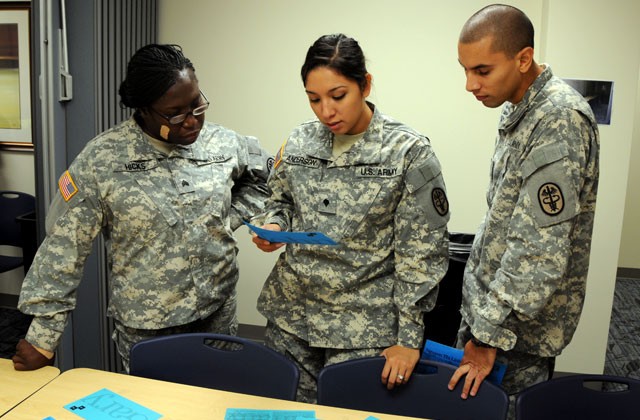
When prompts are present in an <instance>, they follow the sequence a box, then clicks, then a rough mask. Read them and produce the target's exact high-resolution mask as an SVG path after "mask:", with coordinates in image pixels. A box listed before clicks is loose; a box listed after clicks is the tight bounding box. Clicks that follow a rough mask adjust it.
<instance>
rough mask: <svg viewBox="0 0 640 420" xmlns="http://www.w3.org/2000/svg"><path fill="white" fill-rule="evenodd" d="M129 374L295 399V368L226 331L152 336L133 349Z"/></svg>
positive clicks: (258, 345)
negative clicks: (222, 332)
mask: <svg viewBox="0 0 640 420" xmlns="http://www.w3.org/2000/svg"><path fill="white" fill-rule="evenodd" d="M130 356H131V358H130V362H129V363H130V368H129V372H130V374H131V375H136V376H144V377H146V378H153V379H160V380H163V381H169V382H178V383H183V384H188V385H196V386H201V387H206V388H215V389H221V390H224V391H232V392H240V393H244V394H252V395H259V396H263V397H271V398H278V399H284V400H294V399H295V395H296V389H297V387H298V378H299V371H298V368H297V367H296V365H295V364H294V363H293V362H292V361H291V360H289V359H287V358H286V357H284V356H283V355H281V354H279V353H277V352H276V351H274V350H272V349H270V348H268V347H266V346H264V345H262V344H259V343H256V342H254V341H251V340H248V339H245V338H241V337H233V336H229V335H224V334H212V333H189V334H175V335H168V336H163V337H157V338H152V339H149V340H145V341H141V342H139V343H136V344H134V345H133V347H132V348H131V355H130Z"/></svg>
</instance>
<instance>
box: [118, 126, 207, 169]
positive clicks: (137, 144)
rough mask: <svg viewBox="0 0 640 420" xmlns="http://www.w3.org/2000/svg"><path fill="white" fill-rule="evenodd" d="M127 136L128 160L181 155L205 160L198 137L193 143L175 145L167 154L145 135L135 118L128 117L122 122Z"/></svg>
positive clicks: (203, 129)
mask: <svg viewBox="0 0 640 420" xmlns="http://www.w3.org/2000/svg"><path fill="white" fill-rule="evenodd" d="M123 126H124V128H125V132H126V137H127V141H128V144H127V152H128V155H129V161H147V160H155V159H165V158H167V157H182V158H184V159H192V160H202V161H206V160H207V158H206V157H205V153H204V149H203V147H202V146H201V143H202V141H203V140H202V139H201V138H199V139H198V140H197V141H196V142H195V143H193V144H191V145H188V146H183V145H176V146H175V147H174V148H173V150H171V152H170V153H169V155H167V154H165V153H162V152H161V151H159V150H158V149H156V148H155V147H153V145H152V144H151V143H149V141H148V140H147V139H146V137H145V133H144V131H142V128H141V127H140V126H139V125H138V123H137V122H136V120H135V119H134V118H133V116H132V117H131V118H129V119H128V120H127V121H125V122H124V124H123ZM205 128H206V124H205V127H203V128H202V131H201V132H200V136H201V137H202V133H203V132H204V131H205Z"/></svg>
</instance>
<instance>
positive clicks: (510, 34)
mask: <svg viewBox="0 0 640 420" xmlns="http://www.w3.org/2000/svg"><path fill="white" fill-rule="evenodd" d="M486 36H493V43H492V45H491V47H492V49H493V51H495V52H503V53H505V54H506V55H507V56H508V57H514V56H515V55H516V54H517V53H518V52H520V51H521V50H522V49H523V48H526V47H531V48H533V36H534V29H533V24H532V23H531V21H530V20H529V18H528V17H527V15H525V14H524V12H523V11H522V10H520V9H518V8H516V7H513V6H508V5H506V4H492V5H489V6H486V7H484V8H482V9H480V10H479V11H477V12H476V13H475V14H474V15H473V16H471V17H470V18H469V20H467V22H466V23H465V24H464V26H463V27H462V31H461V32H460V38H459V42H460V43H462V44H470V43H473V42H477V41H480V40H481V39H483V38H484V37H486Z"/></svg>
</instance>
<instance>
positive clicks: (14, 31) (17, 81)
mask: <svg viewBox="0 0 640 420" xmlns="http://www.w3.org/2000/svg"><path fill="white" fill-rule="evenodd" d="M30 11H31V9H30V4H29V3H2V2H0V147H1V148H30V149H32V148H33V142H32V133H31V62H30V42H29V37H30V28H29V23H30Z"/></svg>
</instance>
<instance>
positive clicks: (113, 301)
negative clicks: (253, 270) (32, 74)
mask: <svg viewBox="0 0 640 420" xmlns="http://www.w3.org/2000/svg"><path fill="white" fill-rule="evenodd" d="M119 94H120V98H121V103H122V105H123V106H126V107H129V108H132V109H134V113H133V116H132V117H131V118H130V119H128V120H127V121H124V122H123V123H121V124H119V125H117V126H115V127H113V128H111V129H110V130H107V131H105V132H104V133H102V134H99V135H98V136H97V137H96V138H94V139H93V140H91V141H90V142H89V143H88V144H87V146H86V147H85V148H84V150H83V151H82V152H80V154H79V155H78V156H77V157H76V158H75V160H74V161H73V162H72V164H71V166H69V168H68V170H66V171H65V172H64V173H63V174H62V176H61V177H60V180H59V182H58V186H59V191H58V193H57V194H56V197H55V199H54V201H53V203H52V205H51V209H50V211H49V214H48V216H47V233H48V234H47V237H46V239H45V240H44V242H43V243H42V245H41V246H40V248H39V250H38V253H37V255H36V257H35V260H34V262H33V265H32V267H31V269H30V271H29V273H28V274H27V276H26V278H25V281H24V284H23V286H22V291H21V294H20V300H19V305H18V306H19V308H20V310H21V311H22V312H24V313H26V314H30V315H33V316H34V318H33V321H32V323H31V326H30V328H29V331H28V332H27V335H26V337H25V339H24V340H21V341H20V342H19V343H18V346H17V350H16V355H15V356H14V357H13V362H14V366H15V368H16V369H18V370H30V369H37V368H39V367H41V366H44V365H47V364H51V363H53V355H54V351H55V349H56V347H57V345H58V343H59V342H60V338H61V335H62V332H63V330H64V327H65V324H66V320H67V316H68V314H69V312H70V311H71V310H73V308H74V307H75V302H76V289H77V287H78V285H79V283H80V279H81V276H82V270H83V266H84V262H85V259H86V258H87V256H88V255H89V253H90V251H91V247H92V242H93V240H94V238H95V237H96V236H98V234H99V233H100V232H102V234H103V237H104V240H105V244H106V248H107V258H108V265H107V266H108V270H109V273H108V274H109V308H108V315H109V316H110V317H112V318H113V320H114V323H115V331H114V333H113V339H114V341H115V343H116V345H117V347H118V352H119V353H120V356H121V358H122V362H123V365H124V368H125V370H127V371H128V360H129V350H130V348H131V346H132V345H133V344H135V343H136V342H138V341H141V340H143V339H147V338H151V337H155V336H159V335H166V334H173V333H182V332H200V331H210V332H217V333H224V334H235V333H236V330H237V318H236V288H235V287H236V283H237V281H238V266H237V261H236V240H235V238H234V236H233V231H234V230H235V229H236V228H237V227H238V226H240V225H241V224H242V220H243V219H246V218H249V217H251V216H253V215H254V214H256V213H259V212H260V211H261V210H262V208H263V202H264V200H265V198H266V197H267V196H268V189H267V186H266V180H267V177H268V170H269V169H268V168H270V166H271V163H272V158H271V157H269V156H268V155H267V153H266V152H265V151H264V150H262V148H261V147H260V145H259V143H258V141H257V139H255V138H253V137H246V136H242V135H239V134H237V133H235V132H233V131H231V130H229V129H226V128H224V127H221V126H219V125H217V124H213V123H210V122H205V120H204V113H205V111H206V110H207V108H208V106H209V101H208V100H207V98H206V96H205V94H204V93H203V92H202V91H201V90H200V87H199V84H198V79H197V78H196V75H195V70H194V67H193V65H192V64H191V61H189V60H188V59H187V58H186V57H185V56H184V55H183V53H182V50H181V48H180V47H178V46H176V45H157V44H152V45H147V46H145V47H142V48H141V49H139V50H138V51H137V52H136V53H135V54H134V56H133V57H132V58H131V60H130V62H129V64H128V66H127V74H126V79H125V80H124V81H123V82H122V85H121V86H120V89H119Z"/></svg>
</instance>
